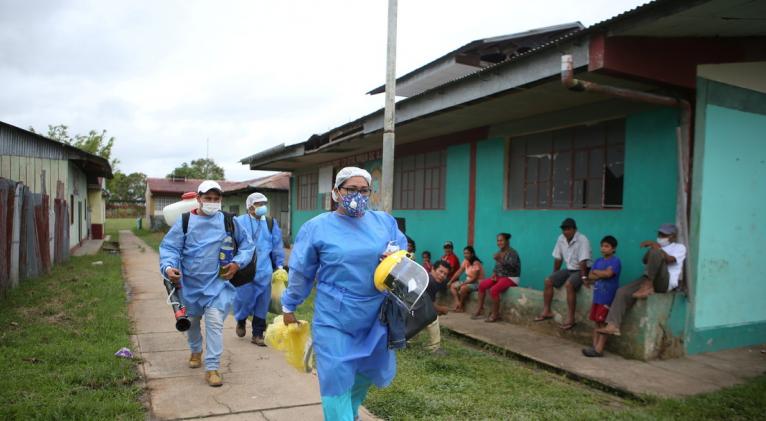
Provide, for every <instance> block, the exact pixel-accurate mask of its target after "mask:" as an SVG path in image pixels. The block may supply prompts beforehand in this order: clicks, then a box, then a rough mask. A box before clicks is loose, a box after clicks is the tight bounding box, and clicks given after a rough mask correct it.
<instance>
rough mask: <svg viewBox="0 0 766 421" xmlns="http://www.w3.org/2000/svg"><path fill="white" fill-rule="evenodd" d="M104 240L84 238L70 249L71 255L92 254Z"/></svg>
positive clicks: (96, 251)
mask: <svg viewBox="0 0 766 421" xmlns="http://www.w3.org/2000/svg"><path fill="white" fill-rule="evenodd" d="M103 244H104V240H85V241H83V242H82V244H80V245H79V246H77V247H75V248H74V249H73V250H72V256H92V255H94V254H96V253H98V252H99V250H101V246H102V245H103Z"/></svg>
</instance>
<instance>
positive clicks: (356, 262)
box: [282, 211, 407, 399]
mask: <svg viewBox="0 0 766 421" xmlns="http://www.w3.org/2000/svg"><path fill="white" fill-rule="evenodd" d="M389 241H395V242H396V243H397V244H398V246H399V247H400V248H401V249H405V248H406V247H407V239H406V237H405V236H404V234H402V233H401V231H399V229H398V228H397V225H396V220H395V219H394V218H393V217H392V216H391V215H389V214H387V213H385V212H376V211H368V212H366V213H365V214H364V216H362V217H360V218H354V217H350V216H346V215H341V214H339V213H337V212H327V213H323V214H321V215H319V216H316V217H314V218H312V219H311V220H310V221H308V222H306V223H305V224H303V226H302V227H301V229H300V231H299V232H298V236H297V238H296V240H295V245H294V246H293V249H292V252H291V254H290V274H289V278H288V287H287V289H286V290H285V292H284V293H283V294H282V306H283V307H284V309H285V310H288V311H294V310H295V308H296V307H298V305H299V304H301V303H302V302H303V301H304V300H305V299H306V297H308V295H309V294H310V293H311V289H312V287H313V285H314V279H315V278H316V280H317V295H316V299H315V301H314V319H313V326H312V331H311V333H312V337H313V341H314V350H315V351H316V363H317V372H318V374H319V388H320V393H321V395H322V396H323V399H324V397H331V396H339V395H345V394H348V393H349V392H350V391H351V389H352V387H353V386H354V384H355V378H357V376H360V377H361V378H364V379H368V381H371V382H372V383H374V384H376V385H377V386H379V387H384V386H387V385H388V384H390V383H391V381H392V380H393V378H394V375H395V374H396V355H395V354H394V352H393V351H391V350H389V349H388V346H387V332H386V327H385V326H384V325H383V324H381V322H380V321H379V320H378V312H379V310H380V305H381V303H382V302H383V298H384V294H382V293H380V292H379V291H378V290H376V289H375V285H374V283H373V274H374V273H375V268H376V267H377V265H378V263H380V257H381V254H382V253H383V252H384V251H385V249H386V245H387V244H388V242H389ZM357 383H358V382H357ZM365 390H366V389H365Z"/></svg>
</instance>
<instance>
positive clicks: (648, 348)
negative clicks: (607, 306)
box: [439, 287, 684, 361]
mask: <svg viewBox="0 0 766 421" xmlns="http://www.w3.org/2000/svg"><path fill="white" fill-rule="evenodd" d="M501 298H502V304H501V307H500V311H501V313H502V316H503V320H505V321H507V322H511V323H514V324H518V325H522V326H524V327H527V328H529V329H531V330H533V331H537V332H541V333H545V334H548V335H552V336H557V337H561V338H565V339H569V340H572V341H575V342H578V343H581V344H583V345H589V344H590V343H591V341H592V334H593V329H594V327H595V323H593V322H592V321H591V320H589V319H588V316H589V314H590V307H591V303H592V302H593V290H592V289H589V288H585V287H583V288H581V289H580V291H579V292H578V293H577V310H576V312H575V321H576V322H577V324H576V325H575V327H574V328H573V329H572V330H570V331H563V330H561V329H560V328H559V325H560V324H561V323H562V322H563V321H564V319H565V318H566V314H567V304H566V291H564V290H563V289H557V290H556V291H555V293H554V296H553V304H552V310H553V313H554V315H555V316H554V318H553V320H546V321H543V322H535V321H533V319H534V318H535V316H537V315H538V314H540V313H541V312H542V308H543V293H542V291H540V290H535V289H531V288H510V289H508V290H507V291H506V292H505V293H504V294H503V295H502V297H501ZM674 298H675V293H668V294H655V295H652V296H650V297H649V298H648V299H646V300H639V301H638V302H637V303H636V304H635V305H634V306H633V308H631V309H630V310H628V313H627V314H626V316H625V319H624V320H623V326H622V328H621V331H622V336H619V337H614V338H611V339H610V340H609V343H608V344H607V350H608V351H610V352H613V353H615V354H618V355H622V356H624V357H626V358H632V359H637V360H644V361H646V360H651V359H657V358H663V359H664V358H675V357H679V356H682V355H684V350H683V344H682V342H681V337H678V336H674V335H673V334H672V333H671V331H670V329H669V328H668V320H669V317H670V313H671V310H672V307H673V301H674ZM477 300H478V292H474V293H472V294H471V296H470V297H469V299H468V300H467V301H466V311H468V312H475V311H476V302H477ZM439 302H441V303H442V304H446V305H449V306H452V297H451V296H449V294H448V293H444V294H442V295H441V296H440V297H439ZM491 306H492V297H491V296H489V294H488V295H487V299H486V301H485V309H484V311H485V314H489V311H490V308H491Z"/></svg>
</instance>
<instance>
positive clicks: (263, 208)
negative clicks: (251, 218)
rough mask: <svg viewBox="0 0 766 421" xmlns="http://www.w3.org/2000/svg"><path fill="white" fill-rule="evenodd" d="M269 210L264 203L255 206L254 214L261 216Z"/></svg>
mask: <svg viewBox="0 0 766 421" xmlns="http://www.w3.org/2000/svg"><path fill="white" fill-rule="evenodd" d="M268 212H269V207H268V206H266V205H263V206H258V207H257V208H255V216H263V215H266V214H267V213H268Z"/></svg>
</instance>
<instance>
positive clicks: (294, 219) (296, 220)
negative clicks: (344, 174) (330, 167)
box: [290, 173, 325, 243]
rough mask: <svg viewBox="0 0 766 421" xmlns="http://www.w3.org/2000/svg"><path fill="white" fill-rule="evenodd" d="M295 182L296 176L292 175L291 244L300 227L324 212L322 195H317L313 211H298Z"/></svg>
mask: <svg viewBox="0 0 766 421" xmlns="http://www.w3.org/2000/svg"><path fill="white" fill-rule="evenodd" d="M296 180H297V174H295V173H294V174H293V176H292V177H290V227H291V230H292V232H291V237H292V238H291V240H292V241H291V243H292V242H295V236H296V235H298V231H299V230H300V229H301V226H302V225H303V224H304V223H306V221H308V220H309V219H311V218H313V217H315V216H317V215H319V214H320V213H322V212H325V210H324V209H322V200H323V199H324V195H323V194H322V193H320V194H317V202H316V204H315V205H316V207H315V209H312V210H300V209H298V188H297V186H296V185H295V182H296Z"/></svg>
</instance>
